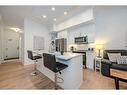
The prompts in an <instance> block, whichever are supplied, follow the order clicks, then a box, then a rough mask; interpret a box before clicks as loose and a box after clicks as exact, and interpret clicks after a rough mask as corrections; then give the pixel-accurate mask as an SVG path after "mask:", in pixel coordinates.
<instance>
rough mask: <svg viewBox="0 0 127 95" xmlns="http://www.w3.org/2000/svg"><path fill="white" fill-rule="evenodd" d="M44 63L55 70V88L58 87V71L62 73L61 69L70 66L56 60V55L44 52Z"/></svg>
mask: <svg viewBox="0 0 127 95" xmlns="http://www.w3.org/2000/svg"><path fill="white" fill-rule="evenodd" d="M43 63H44V66H45V67H47V68H48V69H49V70H51V71H53V72H54V73H55V79H54V80H55V89H57V83H58V82H57V78H60V77H57V72H59V73H60V74H61V72H60V71H61V70H63V69H65V68H67V67H68V65H65V64H62V63H59V62H56V58H55V55H52V54H47V53H43Z"/></svg>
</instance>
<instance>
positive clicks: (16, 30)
mask: <svg viewBox="0 0 127 95" xmlns="http://www.w3.org/2000/svg"><path fill="white" fill-rule="evenodd" d="M10 29H11V30H13V31H15V32H19V31H21V29H20V28H14V27H12V28H10Z"/></svg>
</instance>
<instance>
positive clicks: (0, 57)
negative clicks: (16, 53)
mask: <svg viewBox="0 0 127 95" xmlns="http://www.w3.org/2000/svg"><path fill="white" fill-rule="evenodd" d="M2 61H3V21H2V16H1V15H0V63H1V62H2Z"/></svg>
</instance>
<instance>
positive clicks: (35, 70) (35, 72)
mask: <svg viewBox="0 0 127 95" xmlns="http://www.w3.org/2000/svg"><path fill="white" fill-rule="evenodd" d="M36 62H37V60H35V61H34V71H33V72H32V73H31V75H33V76H36V75H37V69H36Z"/></svg>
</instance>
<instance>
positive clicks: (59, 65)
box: [55, 62, 68, 73]
mask: <svg viewBox="0 0 127 95" xmlns="http://www.w3.org/2000/svg"><path fill="white" fill-rule="evenodd" d="M67 67H68V65H65V64H62V63H59V62H56V70H55V73H56V72H59V71H61V70H63V69H65V68H67Z"/></svg>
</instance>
